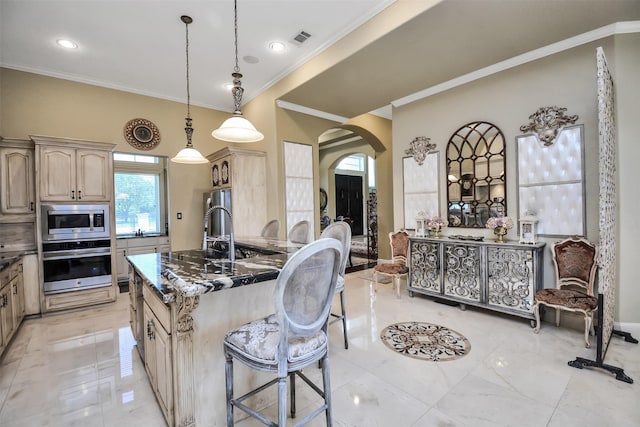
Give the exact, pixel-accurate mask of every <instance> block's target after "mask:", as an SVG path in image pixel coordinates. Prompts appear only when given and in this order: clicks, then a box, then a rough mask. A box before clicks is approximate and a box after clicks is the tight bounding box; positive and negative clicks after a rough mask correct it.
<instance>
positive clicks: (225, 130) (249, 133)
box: [211, 0, 264, 142]
mask: <svg viewBox="0 0 640 427" xmlns="http://www.w3.org/2000/svg"><path fill="white" fill-rule="evenodd" d="M233 11H234V29H235V48H236V66H235V67H234V68H233V73H231V76H232V77H233V88H232V89H231V93H232V94H233V102H234V105H235V111H234V112H233V116H231V117H229V118H228V119H227V120H225V121H224V123H222V125H221V126H220V127H219V128H218V129H216V130H214V131H213V132H211V135H213V137H214V138H217V139H220V140H222V141H227V142H257V141H261V140H262V139H263V138H264V135H263V134H261V133H260V132H258V131H257V130H256V128H255V127H254V126H253V124H251V122H250V121H249V120H247V119H245V118H244V116H243V115H242V112H241V111H240V103H241V101H242V94H243V93H244V89H243V88H242V83H241V82H240V79H241V78H242V74H240V67H239V66H238V1H237V0H233Z"/></svg>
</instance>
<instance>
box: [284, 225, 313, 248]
mask: <svg viewBox="0 0 640 427" xmlns="http://www.w3.org/2000/svg"><path fill="white" fill-rule="evenodd" d="M310 228H311V223H310V222H309V221H306V220H303V221H299V222H296V223H295V224H293V226H292V227H291V229H290V230H289V233H287V239H289V241H290V242H292V243H303V244H306V243H309V229H310Z"/></svg>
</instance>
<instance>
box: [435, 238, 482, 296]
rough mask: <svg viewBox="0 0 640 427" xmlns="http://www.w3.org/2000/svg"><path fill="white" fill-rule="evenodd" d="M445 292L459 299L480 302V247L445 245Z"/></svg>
mask: <svg viewBox="0 0 640 427" xmlns="http://www.w3.org/2000/svg"><path fill="white" fill-rule="evenodd" d="M444 263H445V265H444V269H445V272H444V294H445V295H447V296H450V297H454V298H456V299H459V300H468V301H472V302H480V300H481V297H482V293H481V291H480V290H481V280H482V278H481V276H480V247H479V246H472V245H462V244H445V245H444Z"/></svg>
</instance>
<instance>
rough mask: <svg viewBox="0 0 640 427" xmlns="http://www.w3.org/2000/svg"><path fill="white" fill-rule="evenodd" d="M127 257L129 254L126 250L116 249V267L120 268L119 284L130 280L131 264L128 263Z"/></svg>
mask: <svg viewBox="0 0 640 427" xmlns="http://www.w3.org/2000/svg"><path fill="white" fill-rule="evenodd" d="M127 255H128V253H127V250H126V249H116V265H117V268H118V282H121V281H124V280H128V278H129V263H128V262H127V258H125V257H126V256H127ZM129 290H131V289H129Z"/></svg>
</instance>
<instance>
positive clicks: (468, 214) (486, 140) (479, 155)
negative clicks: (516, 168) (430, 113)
mask: <svg viewBox="0 0 640 427" xmlns="http://www.w3.org/2000/svg"><path fill="white" fill-rule="evenodd" d="M505 168H506V160H505V141H504V135H503V134H502V131H501V130H500V129H499V128H498V127H497V126H495V125H493V124H491V123H487V122H472V123H468V124H466V125H464V126H462V127H461V128H460V129H458V130H457V131H456V132H455V133H454V134H453V135H452V136H451V138H450V139H449V142H448V144H447V209H448V217H449V227H471V228H480V227H484V226H485V224H486V223H487V219H489V218H490V217H494V216H502V215H506V214H507V201H506V197H505V195H506V179H505Z"/></svg>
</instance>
